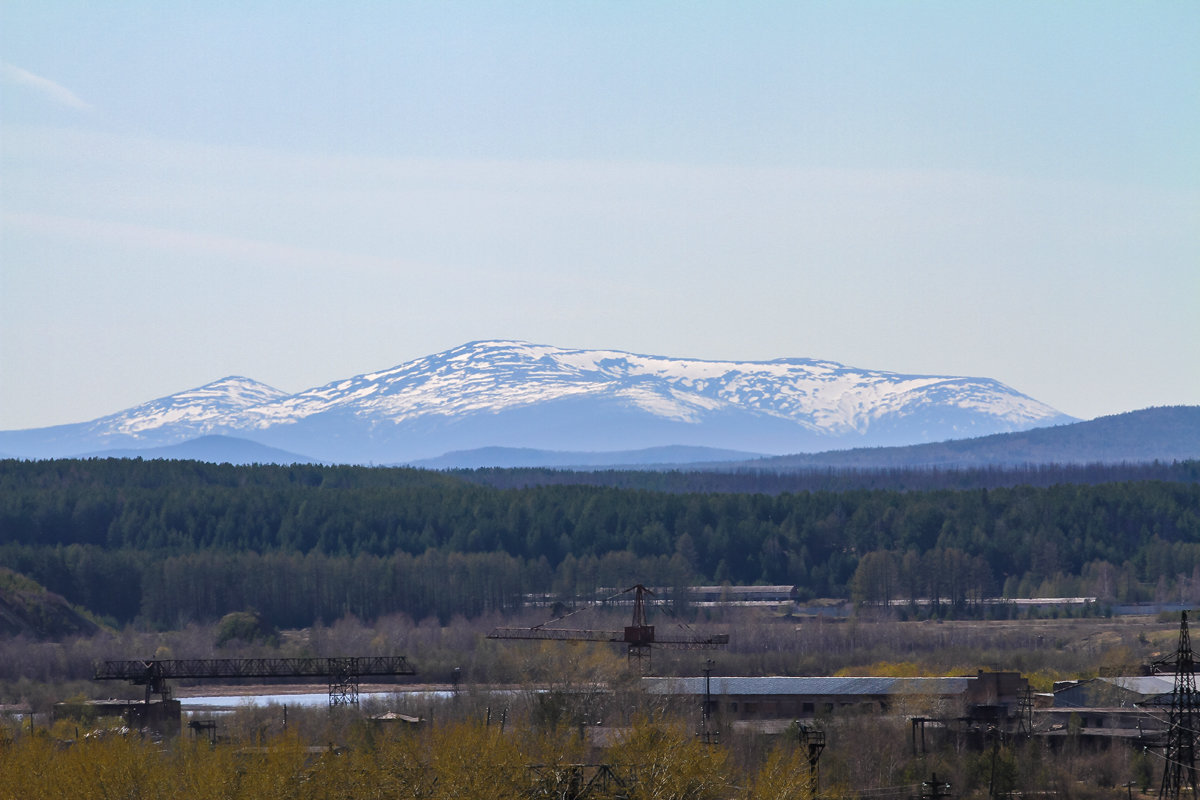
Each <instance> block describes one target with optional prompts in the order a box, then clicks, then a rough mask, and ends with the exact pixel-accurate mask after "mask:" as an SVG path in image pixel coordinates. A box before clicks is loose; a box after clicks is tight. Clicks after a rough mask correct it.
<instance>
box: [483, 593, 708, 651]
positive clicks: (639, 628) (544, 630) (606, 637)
mask: <svg viewBox="0 0 1200 800" xmlns="http://www.w3.org/2000/svg"><path fill="white" fill-rule="evenodd" d="M630 592H633V620H632V622H631V623H630V624H629V625H626V626H625V629H624V630H623V631H600V630H584V629H577V628H576V629H572V628H548V627H546V626H547V625H549V624H551V623H552V622H558V621H559V620H562V619H565V616H564V617H559V618H558V619H554V620H550V622H544V623H542V624H541V625H535V626H533V627H532V628H496V629H495V630H493V631H492V632H491V633H489V634H488V636H487V638H489V639H542V640H552V641H564V642H613V643H623V644H625V646H626V652H627V653H628V656H629V663H630V664H637V665H639V666H640V667H641V669H642V672H643V673H644V672H648V671H649V669H650V650H651V648H652V647H654V646H658V647H670V648H674V649H679V650H710V649H713V648H717V647H725V646H726V645H728V644H729V634H727V633H717V634H709V635H701V634H696V633H692V632H688V633H685V634H668V635H665V636H664V635H659V634H657V633H656V632H655V630H654V626H653V625H650V624H647V622H646V596H647V595H649V596H651V597H653V596H654V592H652V591H650V590H649V589H647V588H646V587H645V586H643V585H642V584H640V583H639V584H638V585H636V586H631V587H629V588H628V589H626V590H625V591H623V592H618V593H617V594H615V595H613V596H612V597H609V598H607V599H606V600H605V601H604V602H608V601H609V600H614V599H616V598H618V597H620V596H621V595H626V594H629V593H630ZM572 613H575V612H572ZM566 616H570V614H568V615H566Z"/></svg>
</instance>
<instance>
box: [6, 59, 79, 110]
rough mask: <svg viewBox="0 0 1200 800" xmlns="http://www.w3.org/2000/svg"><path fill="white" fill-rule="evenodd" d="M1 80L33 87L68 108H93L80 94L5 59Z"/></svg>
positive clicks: (15, 84)
mask: <svg viewBox="0 0 1200 800" xmlns="http://www.w3.org/2000/svg"><path fill="white" fill-rule="evenodd" d="M0 81H3V82H4V83H7V84H10V85H12V86H23V87H25V88H27V89H32V90H33V91H35V92H37V93H38V94H40V95H42V96H43V97H45V98H48V99H49V100H51V101H52V102H55V103H57V104H59V105H61V106H66V107H67V108H74V109H76V110H78V111H90V110H91V108H92V105H91V104H90V103H87V102H85V101H84V100H82V99H80V97H79V95H77V94H75V93H74V92H72V91H71V90H70V89H68V88H67V87H65V86H62V85H60V84H57V83H55V82H54V81H52V80H50V79H49V78H43V77H42V76H40V75H34V74H33V73H32V72H29V71H28V70H24V69H21V68H20V67H16V66H13V65H12V64H8V63H5V62H3V61H0Z"/></svg>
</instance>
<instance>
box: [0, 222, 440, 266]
mask: <svg viewBox="0 0 1200 800" xmlns="http://www.w3.org/2000/svg"><path fill="white" fill-rule="evenodd" d="M0 222H3V223H4V224H6V225H10V226H12V227H14V228H19V229H21V230H25V231H29V232H31V233H37V234H42V235H48V236H70V237H73V238H78V239H85V240H91V241H104V242H108V243H112V244H118V245H122V246H128V247H141V248H151V249H158V250H167V251H170V252H175V253H181V252H191V253H205V254H209V255H216V256H221V257H225V258H234V259H240V260H244V261H249V262H257V263H274V264H282V265H285V266H294V267H322V268H334V267H336V268H339V269H348V268H351V269H360V270H394V269H396V268H413V269H415V268H421V269H426V268H428V265H424V264H413V263H410V262H402V261H400V260H392V259H385V258H377V257H373V256H369V255H362V254H354V253H344V252H339V251H335V250H323V249H314V248H306V247H296V246H292V245H285V244H277V243H274V242H264V241H256V240H252V239H243V238H239V237H232V236H221V235H213V234H207V233H194V232H192V231H183V230H177V229H171V228H160V227H154V226H150V225H135V224H129V223H121V222H103V221H100V220H94V219H80V218H76V217H64V216H57V215H52V214H29V213H4V214H0Z"/></svg>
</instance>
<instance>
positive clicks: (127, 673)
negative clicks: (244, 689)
mask: <svg viewBox="0 0 1200 800" xmlns="http://www.w3.org/2000/svg"><path fill="white" fill-rule="evenodd" d="M415 674H417V673H416V670H414V669H413V668H412V667H411V666H410V665H409V663H408V660H407V659H406V658H405V657H404V656H368V657H365V658H355V657H351V658H194V659H165V660H161V659H148V660H145V661H105V662H103V663H101V664H97V665H96V668H95V672H94V673H93V675H92V678H93V680H98V681H104V680H126V681H129V682H130V683H132V684H134V685H135V686H145V687H146V703H147V704H149V702H150V696H151V695H152V694H157V695H159V696H160V697H162V698H163V699H164V700H166V699H168V698H170V696H171V687H170V686H169V685H168V684H167V680H168V679H178V678H201V679H210V680H212V679H218V678H224V679H229V678H292V679H296V678H324V679H327V680H328V681H329V704H330V705H331V706H339V705H358V684H359V679H360V678H363V677H395V676H401V675H415Z"/></svg>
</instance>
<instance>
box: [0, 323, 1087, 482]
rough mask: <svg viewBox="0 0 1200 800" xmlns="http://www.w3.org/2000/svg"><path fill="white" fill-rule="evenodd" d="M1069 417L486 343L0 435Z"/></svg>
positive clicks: (837, 373)
mask: <svg viewBox="0 0 1200 800" xmlns="http://www.w3.org/2000/svg"><path fill="white" fill-rule="evenodd" d="M1069 421H1072V420H1071V418H1070V417H1067V416H1065V415H1063V414H1061V413H1059V412H1057V411H1055V410H1054V409H1052V408H1050V407H1049V406H1046V405H1045V404H1043V403H1040V402H1038V401H1036V400H1034V399H1032V398H1030V397H1027V396H1026V395H1023V394H1021V393H1019V392H1017V391H1015V390H1013V389H1011V388H1009V387H1007V386H1005V385H1004V384H1002V383H999V382H998V381H995V380H991V379H988V378H965V377H957V376H936V375H903V374H899V373H893V372H883V371H878V370H863V369H855V368H852V367H847V366H844V365H841V364H837V363H834V362H831V361H818V360H812V359H778V360H774V361H748V362H735V361H702V360H699V359H674V358H665V357H661V356H645V355H636V354H632V353H624V352H619V351H608V350H570V349H564V348H556V347H549V346H545V345H533V344H527V343H524V342H513V341H486V342H472V343H469V344H466V345H463V346H461V347H457V348H454V349H452V350H448V351H446V352H443V353H437V354H434V355H430V356H426V357H424V358H420V359H417V360H415V361H411V362H408V363H405V364H401V365H399V366H397V367H394V368H392V369H388V370H383V371H380V372H374V373H368V374H364V375H358V376H355V377H353V378H347V379H344V380H340V381H335V382H332V383H329V384H326V385H325V386H321V387H317V388H314V389H309V390H306V391H303V392H299V393H297V394H293V395H287V394H285V393H283V392H279V391H278V390H275V389H272V388H271V387H269V386H265V385H263V384H259V383H256V382H254V381H250V380H248V379H245V378H227V379H224V380H222V381H217V382H215V383H213V384H208V385H207V386H204V387H200V388H199V389H195V390H192V391H190V392H182V393H180V394H178V395H172V396H170V397H166V398H161V399H159V400H156V401H152V402H150V403H146V404H143V405H141V406H138V407H135V408H132V409H129V410H128V411H126V412H122V413H120V414H115V415H110V416H108V417H103V418H101V419H98V420H95V421H93V422H90V423H81V424H79V425H73V426H58V427H56V428H45V429H40V430H36V431H16V432H8V433H0V449H3V450H5V451H7V452H12V453H14V454H16V455H18V456H23V457H46V456H61V455H75V454H79V453H90V452H97V451H103V450H111V449H116V448H139V449H140V448H145V447H160V446H166V445H173V444H178V443H180V442H182V441H185V440H187V439H191V438H195V437H197V436H204V435H214V434H220V435H226V436H235V437H239V438H244V439H249V440H252V441H255V442H258V443H260V444H263V445H267V446H270V447H274V448H279V449H282V450H285V451H289V452H293V453H306V454H309V455H311V456H312V457H314V458H317V459H320V460H323V461H335V462H355V463H398V462H404V461H411V460H414V459H421V458H430V457H436V456H439V455H441V454H443V453H446V452H448V451H453V450H470V449H476V448H480V447H511V448H535V449H546V450H560V451H620V450H641V449H645V448H650V447H666V446H689V447H709V448H720V449H728V450H739V451H749V452H759V453H788V452H806V451H814V450H829V449H833V448H837V447H853V446H859V445H873V446H878V445H895V444H909V443H914V442H926V441H936V440H942V439H948V438H960V437H967V436H979V435H986V434H990V433H997V432H1006V431H1018V430H1025V429H1028V428H1031V427H1037V426H1043V425H1052V424H1057V423H1062V422H1069Z"/></svg>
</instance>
